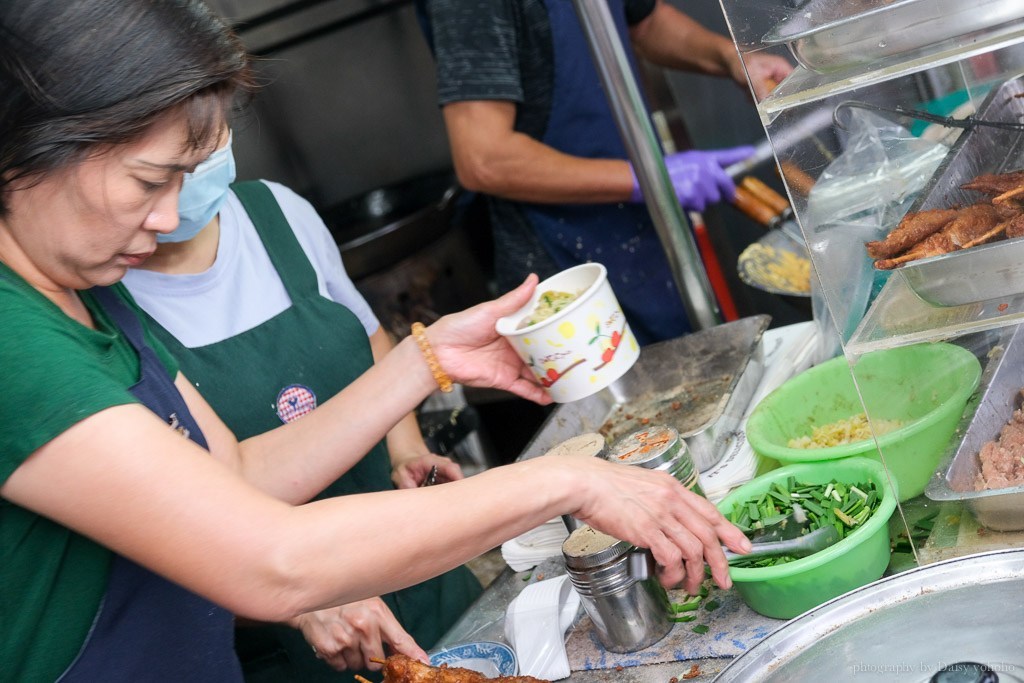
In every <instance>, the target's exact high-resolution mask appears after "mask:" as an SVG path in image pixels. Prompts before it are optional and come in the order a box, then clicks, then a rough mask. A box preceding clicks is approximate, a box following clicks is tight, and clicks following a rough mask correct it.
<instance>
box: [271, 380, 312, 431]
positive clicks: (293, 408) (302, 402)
mask: <svg viewBox="0 0 1024 683" xmlns="http://www.w3.org/2000/svg"><path fill="white" fill-rule="evenodd" d="M314 408H316V394H314V393H313V391H312V390H311V389H310V388H309V387H304V386H302V385H301V384H291V385H288V386H286V387H285V388H284V389H282V390H281V393H279V394H278V395H277V416H278V417H279V418H281V422H284V423H288V422H294V421H295V420H298V419H299V418H300V417H302V416H303V415H305V414H306V413H309V412H312V410H313V409H314Z"/></svg>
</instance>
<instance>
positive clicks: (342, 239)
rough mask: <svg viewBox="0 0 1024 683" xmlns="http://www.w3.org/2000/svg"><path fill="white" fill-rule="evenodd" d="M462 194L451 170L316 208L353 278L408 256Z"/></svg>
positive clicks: (439, 226)
mask: <svg viewBox="0 0 1024 683" xmlns="http://www.w3.org/2000/svg"><path fill="white" fill-rule="evenodd" d="M460 193H461V189H460V188H459V185H458V181H457V180H456V178H455V174H454V172H453V171H451V170H450V169H445V170H440V171H433V172H430V173H426V174H423V175H419V176H415V177H412V178H409V179H407V180H403V181H400V182H397V183H394V184H392V185H388V186H385V187H380V188H377V189H375V190H371V191H370V192H367V193H366V194H363V195H360V196H358V197H354V198H352V199H348V200H345V201H343V202H341V203H339V204H336V205H334V206H332V207H330V208H328V209H326V210H324V211H322V212H321V215H322V216H323V219H324V223H326V225H327V227H328V229H329V230H330V231H331V235H332V236H333V237H334V241H335V242H336V243H337V244H338V248H339V250H340V251H341V256H342V260H343V261H344V263H345V269H346V270H347V271H348V274H349V277H351V278H352V279H353V280H358V279H360V278H362V277H365V276H367V275H371V274H373V273H376V272H378V271H381V270H384V269H386V268H389V267H391V266H393V265H395V264H396V263H398V262H399V261H401V260H402V259H405V258H407V257H409V256H412V255H414V254H416V253H417V252H419V251H420V250H422V249H424V248H425V247H427V246H428V245H429V244H431V243H432V242H434V241H436V240H437V239H439V238H440V237H441V236H442V235H444V234H445V233H446V232H447V231H448V229H449V228H450V226H451V218H452V215H453V213H454V210H455V200H456V198H457V197H458V196H459V194H460Z"/></svg>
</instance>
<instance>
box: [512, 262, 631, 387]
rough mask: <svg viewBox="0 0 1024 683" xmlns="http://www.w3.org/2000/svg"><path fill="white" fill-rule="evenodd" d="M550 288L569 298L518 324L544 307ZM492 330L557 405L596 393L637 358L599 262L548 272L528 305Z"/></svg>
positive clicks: (622, 372) (620, 312) (624, 371)
mask: <svg viewBox="0 0 1024 683" xmlns="http://www.w3.org/2000/svg"><path fill="white" fill-rule="evenodd" d="M550 292H555V293H567V294H570V295H573V296H575V298H573V299H572V300H571V301H570V302H569V303H568V304H566V305H564V307H562V308H560V309H559V310H558V311H557V312H555V313H553V314H551V315H550V316H549V317H546V318H544V319H543V320H540V321H538V322H535V323H533V324H530V325H525V326H523V323H524V322H525V321H528V320H530V319H531V318H532V317H534V316H535V312H536V311H537V310H538V306H541V307H545V306H546V304H544V303H542V300H543V297H544V296H545V294H547V293H550ZM496 328H497V331H498V334H500V335H502V336H503V337H505V338H506V339H508V341H509V343H511V344H512V347H513V348H515V350H516V352H517V353H518V354H519V357H520V358H522V359H523V362H524V363H526V364H527V365H528V366H529V367H530V369H531V370H532V371H533V373H534V374H535V375H536V376H537V381H539V382H540V383H541V385H542V386H543V387H544V388H545V390H546V391H547V392H548V394H550V395H551V398H552V399H553V400H554V401H555V402H557V403H569V402H572V401H578V400H579V399H581V398H586V397H587V396H590V395H591V394H595V393H597V392H598V391H600V390H601V389H604V388H605V387H607V386H608V385H609V384H611V383H612V382H614V381H615V380H617V379H618V378H619V377H622V375H624V374H625V373H626V371H627V370H629V369H630V368H631V367H633V363H635V362H636V359H637V358H639V357H640V346H639V344H637V341H636V337H634V336H633V332H632V331H631V330H630V329H629V324H628V323H627V321H626V316H625V314H623V312H622V307H621V306H619V302H618V300H617V299H616V298H615V294H614V292H612V287H611V285H610V284H608V271H607V270H606V269H605V267H604V266H603V265H601V264H600V263H584V264H581V265H578V266H574V267H572V268H569V269H568V270H563V271H562V272H560V273H558V274H557V275H552V276H551V277H549V278H548V279H547V280H544V281H543V282H541V283H540V284H539V285H537V289H536V290H535V291H534V293H533V297H532V299H531V301H530V303H528V304H527V305H525V306H523V307H522V308H521V309H519V310H518V311H516V312H515V313H513V314H511V315H508V316H505V317H504V318H501V319H500V320H498V323H497V325H496Z"/></svg>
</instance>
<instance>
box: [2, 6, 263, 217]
mask: <svg viewBox="0 0 1024 683" xmlns="http://www.w3.org/2000/svg"><path fill="white" fill-rule="evenodd" d="M254 91H255V80H254V77H253V75H252V70H251V67H250V61H249V57H248V55H247V54H246V51H245V48H244V47H243V46H242V43H241V41H240V40H239V39H238V38H237V36H236V35H235V34H234V33H233V32H232V31H231V30H230V28H229V27H228V26H227V24H226V23H225V22H224V21H223V20H222V19H221V18H220V17H219V16H218V15H217V14H216V13H214V12H213V11H212V10H211V9H210V8H209V7H208V6H207V5H206V4H205V3H204V2H202V1H201V0H31V2H27V1H23V0H13V1H11V0H4V1H3V2H0V216H2V215H4V213H5V211H6V204H5V201H4V199H5V195H6V192H7V190H8V188H9V187H10V183H11V182H12V181H14V180H16V179H19V178H29V177H33V176H39V177H41V176H43V175H45V174H47V173H49V172H52V171H55V170H57V169H59V168H62V167H64V166H67V165H69V164H73V163H76V162H77V161H79V160H81V159H82V158H83V157H84V155H85V154H86V153H87V152H88V151H89V150H90V149H92V148H94V147H95V146H96V145H109V144H122V143H126V142H132V141H134V140H136V139H138V138H139V137H140V136H141V135H142V134H143V133H144V132H145V131H146V130H147V129H148V128H149V126H151V125H152V124H153V123H154V122H155V121H156V120H157V119H159V118H160V117H161V116H163V115H165V114H167V113H168V112H170V111H172V110H173V109H175V108H181V109H182V111H183V112H184V114H185V116H186V120H187V122H188V139H187V140H186V141H185V144H186V146H189V147H191V148H198V147H200V146H202V145H203V144H206V143H207V142H208V141H209V140H210V139H211V138H212V137H214V136H215V135H216V134H218V133H219V130H220V129H219V126H220V123H221V121H222V120H223V117H224V115H225V114H226V112H227V109H228V107H229V106H230V104H231V103H232V102H233V101H234V96H235V94H236V93H239V92H242V93H247V94H248V93H252V92H254Z"/></svg>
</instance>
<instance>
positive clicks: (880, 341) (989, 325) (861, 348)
mask: <svg viewBox="0 0 1024 683" xmlns="http://www.w3.org/2000/svg"><path fill="white" fill-rule="evenodd" d="M1021 322H1024V294H1017V295H1014V296H1008V297H1003V298H998V299H990V300H988V301H978V302H974V303H969V304H964V305H961V306H933V305H932V304H929V303H927V302H926V301H924V300H922V299H921V298H920V297H918V295H917V294H916V293H914V290H913V289H912V288H911V287H910V285H909V284H908V283H907V280H906V278H905V277H903V274H902V273H901V272H900V271H898V270H897V271H895V272H894V273H893V274H892V277H890V278H889V280H888V282H886V284H885V286H884V287H883V288H882V291H881V292H879V294H878V297H877V298H876V299H875V301H874V302H873V303H872V305H871V307H870V308H869V309H868V312H867V314H866V315H865V316H864V318H863V319H862V320H861V322H860V324H859V325H858V326H857V328H856V329H855V330H854V332H853V335H852V336H851V337H850V339H849V341H848V342H847V343H846V350H847V352H848V353H850V354H851V355H853V356H859V355H863V354H865V353H867V352H869V351H879V350H882V349H890V348H895V347H898V346H906V345H908V344H916V343H919V342H931V341H941V340H943V339H950V338H952V337H958V336H961V335H964V334H968V333H971V332H982V331H985V330H991V329H995V328H999V327H1003V326H1006V325H1014V324H1018V323H1021Z"/></svg>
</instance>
